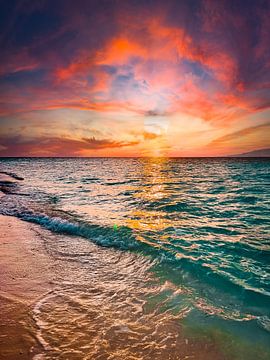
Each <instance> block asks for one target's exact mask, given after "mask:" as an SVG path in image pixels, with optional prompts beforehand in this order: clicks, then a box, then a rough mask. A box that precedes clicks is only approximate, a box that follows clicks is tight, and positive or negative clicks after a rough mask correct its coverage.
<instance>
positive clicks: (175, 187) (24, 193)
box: [0, 158, 270, 359]
mask: <svg viewBox="0 0 270 360" xmlns="http://www.w3.org/2000/svg"><path fill="white" fill-rule="evenodd" d="M0 166H1V169H2V170H4V171H10V172H13V173H16V174H17V175H19V176H22V177H24V180H23V181H18V182H17V183H18V185H13V184H11V185H10V184H2V185H3V186H2V187H3V190H4V191H5V194H6V195H5V196H4V197H2V198H1V205H0V212H1V213H2V214H6V215H13V216H17V217H20V218H22V219H24V220H27V221H31V222H35V223H38V224H40V225H42V226H43V227H45V228H47V229H49V230H52V231H53V232H54V233H57V234H58V235H54V236H55V238H54V240H55V241H54V240H51V238H49V237H48V238H47V241H48V244H50V246H49V247H48V249H49V250H50V251H52V253H53V254H54V255H55V254H57V256H59V257H61V259H62V260H63V259H64V260H69V265H67V268H68V269H69V270H68V271H67V273H68V274H69V275H68V277H67V278H68V279H70V283H69V282H68V281H67V279H64V278H61V281H60V282H59V283H58V284H57V286H58V290H57V291H58V292H56V293H53V294H48V295H47V296H46V297H45V299H44V301H41V303H40V304H37V306H36V308H35V316H36V321H37V322H38V323H39V325H40V326H41V333H42V334H41V337H42V339H43V340H42V341H44V344H47V345H48V348H49V349H47V351H51V352H52V354H53V353H54V352H56V353H57V351H58V350H59V347H60V348H61V346H64V345H63V344H70V339H71V338H72V336H73V335H74V334H75V333H76V334H78V333H81V338H80V339H81V340H82V342H80V340H78V338H76V339H73V343H72V346H71V345H68V346H67V345H66V351H71V352H72V354H73V355H72V358H76V357H75V356H78V358H82V352H83V353H84V354H86V356H87V354H88V356H90V357H89V358H91V356H92V358H109V355H108V354H111V356H112V357H111V358H117V356H118V357H119V358H121V356H122V358H130V359H132V358H136V359H139V358H142V359H147V358H150V357H151V358H153V357H154V358H172V359H176V358H177V354H178V352H177V349H178V348H179V349H182V350H183V351H182V358H184V356H188V355H189V354H191V352H192V348H193V349H197V350H198V351H200V352H201V354H202V353H203V351H202V350H201V340H203V343H204V344H208V345H209V346H210V348H209V349H208V350H207V351H208V355H209V356H208V358H209V359H210V358H212V359H217V358H222V356H224V357H225V358H228V359H254V357H256V358H257V359H266V358H267V357H268V356H269V354H270V345H269V344H270V256H269V255H270V240H269V208H270V192H269V173H270V171H269V170H270V161H269V159H105V158H104V159H2V160H1V162H0ZM59 234H62V235H59ZM67 235H72V236H76V237H68V236H67ZM80 237H81V238H84V239H87V240H89V242H86V243H85V242H80V241H79V240H78V239H80ZM56 239H57V241H56ZM45 241H46V240H45ZM93 243H94V244H95V245H93ZM88 246H90V248H88ZM104 247H106V248H109V249H104ZM55 256H56V255H55ZM71 260H72V261H71ZM70 264H73V265H72V266H71V265H70ZM74 264H76V265H74ZM59 284H60V285H59ZM89 284H92V285H91V286H90V285H89ZM105 303H106V306H105V305H104V304H105ZM74 304H75V305H74ZM123 304H125V305H123ZM64 309H65V310H64ZM67 309H68V312H69V317H68V319H69V320H68V321H67V324H68V325H67V327H66V330H65V329H64V328H63V327H61V326H62V325H61V326H60V325H59V323H61V319H63V317H65V316H66V315H65V314H66V313H65V311H67ZM78 309H80V310H78ZM101 309H102V311H101ZM136 309H137V310H138V312H136V311H137V310H136ZM47 314H54V315H53V316H51V317H50V318H47ZM85 314H89V316H90V318H91V319H89V318H88V317H87V316H85ZM112 314H114V316H113V315H112ZM57 319H58V320H57ZM76 319H77V320H76ZM95 319H96V320H95ZM90 320H91V321H90ZM69 321H70V322H71V323H69ZM80 321H81V322H80ZM99 322H100V323H101V324H102V326H101V328H102V329H103V330H102V331H105V330H106V331H105V335H104V336H103V337H102V336H101V334H102V331H97V330H96V327H97V326H98V323H99ZM138 322H139V323H138ZM72 324H73V325H72ZM157 324H162V326H163V329H162V330H161V329H156V326H157ZM72 326H73V327H74V328H73V331H71V332H72V334H73V335H72V334H68V331H67V330H68V329H72ZM80 326H81V331H78V328H80ZM87 328H89V329H90V328H91V331H90V330H89V332H90V333H91V332H92V333H93V334H92V335H91V334H90V335H91V336H90V335H89V334H88V335H89V336H88V337H86V339H84V336H85V331H86V330H85V329H87ZM74 329H76V331H75V330H74ZM104 329H105V330H104ZM94 333H95V334H96V336H98V337H96V338H95V336H94ZM63 334H65V335H63ZM112 334H113V336H112ZM153 334H154V335H153ZM170 334H171V335H170ZM178 334H181V336H180V337H179V338H178V340H176V338H177V336H178ZM254 334H255V336H254ZM170 336H171V338H170ZM89 337H90V338H91V339H95V340H93V343H91V344H92V345H91V346H90V343H89ZM101 338H102V340H100V339H101ZM83 339H84V341H83ZM104 339H105V340H104ZM108 339H110V341H109V340H108ZM112 339H114V340H113V341H112ZM172 339H174V340H172ZM190 339H192V340H190ZM194 339H196V341H195V340H194ZM190 341H191V342H192V341H195V342H196V344H195V343H192V346H188V344H190ZM85 342H87V343H88V345H87V344H86V343H85ZM94 343H95V344H99V345H98V348H96V350H95V351H96V353H93V352H92V353H91V352H90V350H89V349H90V348H92V350H91V351H93V344H94ZM53 344H54V345H53ZM79 344H80V345H79ZM82 344H83V345H82ZM108 344H109V345H108ZM124 344H128V346H127V347H125V346H124ZM142 344H144V346H142ZM208 345H207V346H208ZM83 346H85V347H83ZM106 346H107V350H106V351H107V353H106V351H105V350H104V349H106ZM217 348H218V354H219V355H217V352H216V351H217V350H216V349H217ZM57 349H58V350H57ZM83 349H84V350H83ZM115 349H117V351H120V350H121V351H122V352H118V353H116V352H115V351H116V350H115ZM119 349H120V350H119ZM147 349H148V350H147ZM164 349H165V350H164ZM173 349H176V350H173ZM59 351H60V350H59ZM61 351H63V349H61ZM147 351H148V352H147ZM151 351H154V352H153V353H151ZM164 351H165V352H164ZM207 351H206V352H205V353H207ZM76 352H77V355H75V354H76ZM93 354H94V355H93ZM50 356H51V355H50ZM66 356H69V355H66ZM93 356H94V357H93ZM202 356H203V354H202ZM86 358H87V357H86ZM179 358H181V357H179ZM195 358H198V356H197V357H195ZM202 358H203V357H202Z"/></svg>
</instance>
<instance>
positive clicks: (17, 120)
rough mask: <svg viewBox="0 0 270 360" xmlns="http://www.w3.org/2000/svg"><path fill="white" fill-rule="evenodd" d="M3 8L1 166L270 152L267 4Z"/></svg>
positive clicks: (25, 0)
mask: <svg viewBox="0 0 270 360" xmlns="http://www.w3.org/2000/svg"><path fill="white" fill-rule="evenodd" d="M0 5H1V12H0V49H1V56H0V130H1V132H0V156H95V157H99V156H124V157H126V156H127V157H128V156H151V157H152V156H173V157H174V156H225V155H230V154H238V153H243V152H248V151H253V150H257V149H263V148H268V147H270V131H269V130H270V116H269V115H270V111H269V104H270V46H269V41H270V40H269V39H270V21H269V18H270V1H269V0H243V1H240V0H166V1H165V0H162V1H159V0H144V1H142V0H140V1H139V0H138V1H135V0H113V1H111V0H106V1H105V0H104V1H103V0H97V1H94V0H85V1H84V0H76V1H71V0H44V1H43V0H38V1H32V0H21V1H12V0H9V1H5V0H0Z"/></svg>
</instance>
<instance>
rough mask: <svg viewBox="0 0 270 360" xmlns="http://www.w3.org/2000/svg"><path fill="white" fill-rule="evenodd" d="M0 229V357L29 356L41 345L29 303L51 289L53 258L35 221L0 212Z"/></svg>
mask: <svg viewBox="0 0 270 360" xmlns="http://www.w3.org/2000/svg"><path fill="white" fill-rule="evenodd" d="M0 229H1V234H0V269H1V270H0V312H1V326H0V358H1V359H12V360H14V359H29V358H32V356H33V355H34V354H35V353H36V352H38V349H39V347H40V345H39V344H38V341H37V339H36V338H35V333H36V329H35V323H34V321H33V319H32V314H31V311H32V307H33V304H34V303H36V302H37V301H38V299H39V298H41V297H42V296H44V294H45V293H46V292H48V291H50V289H51V287H52V285H51V282H52V280H53V277H54V275H53V274H54V272H53V267H54V265H55V262H53V261H52V259H50V257H49V255H48V254H47V253H46V249H45V248H44V244H43V242H42V239H41V238H40V237H39V236H38V235H37V234H36V233H35V230H34V229H35V225H32V224H29V223H26V222H23V221H21V220H19V219H16V218H12V217H8V216H2V215H0Z"/></svg>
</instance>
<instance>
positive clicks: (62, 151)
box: [0, 135, 139, 156]
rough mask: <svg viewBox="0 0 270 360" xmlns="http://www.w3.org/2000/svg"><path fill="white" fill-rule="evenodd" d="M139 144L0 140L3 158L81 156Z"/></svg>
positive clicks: (95, 140)
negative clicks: (86, 153) (85, 153)
mask: <svg viewBox="0 0 270 360" xmlns="http://www.w3.org/2000/svg"><path fill="white" fill-rule="evenodd" d="M137 144H139V142H138V141H130V142H128V141H115V140H111V139H96V138H95V137H92V138H82V139H71V138H54V137H51V138H50V137H36V138H32V139H31V138H30V139H26V138H24V137H22V136H20V135H17V136H11V137H8V136H5V137H2V138H0V155H1V156H79V155H81V154H82V153H84V152H85V151H89V150H95V151H96V150H102V149H113V148H123V147H126V146H134V145H137Z"/></svg>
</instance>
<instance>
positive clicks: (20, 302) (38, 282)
mask: <svg viewBox="0 0 270 360" xmlns="http://www.w3.org/2000/svg"><path fill="white" fill-rule="evenodd" d="M0 227H1V237H0V244H1V245H0V246H1V255H0V267H1V317H2V324H1V328H0V329H1V334H0V337H1V345H0V356H1V359H12V360H13V359H31V358H34V359H43V358H44V359H45V358H46V359H50V358H57V359H58V358H59V359H82V358H87V359H88V358H89V359H99V358H100V359H101V358H104V359H107V358H108V359H109V358H112V359H119V360H120V359H122V356H125V358H126V359H135V358H141V359H148V356H150V354H151V353H152V352H153V353H154V354H155V353H156V355H157V356H158V357H157V358H160V359H161V358H163V356H167V357H166V358H168V359H169V358H171V359H178V358H179V359H182V358H184V357H183V356H184V355H185V356H189V355H190V356H191V355H192V356H193V357H194V356H195V354H196V359H207V358H209V356H210V357H211V358H212V359H223V357H222V356H221V354H220V353H219V351H218V350H217V349H216V347H215V346H214V344H210V343H204V342H202V341H192V340H191V342H190V343H189V341H190V340H188V339H181V337H180V333H179V334H177V333H176V334H173V332H177V331H180V327H179V326H177V324H173V323H172V321H171V319H170V320H169V321H168V322H167V323H165V324H162V319H159V320H161V323H160V324H158V323H156V326H157V327H156V331H157V332H162V331H170V333H169V335H170V336H171V337H172V339H171V340H169V339H168V340H169V341H168V345H171V348H170V347H168V348H167V349H166V350H165V351H163V352H162V351H160V350H161V349H162V347H163V346H162V347H161V348H160V349H159V350H158V351H156V350H157V349H155V347H156V345H157V344H155V338H154V337H153V339H152V341H153V344H152V346H153V349H148V351H145V355H144V354H143V348H144V346H142V348H141V350H140V342H139V341H138V343H137V344H136V345H135V349H134V340H135V342H136V336H135V339H132V338H133V337H134V335H135V334H134V333H132V331H131V330H130V329H129V328H128V327H127V326H125V325H123V321H124V319H117V314H114V315H116V318H115V319H114V321H115V322H117V321H119V323H118V324H117V325H116V324H114V326H112V327H111V329H106V328H105V327H104V329H100V327H98V328H97V329H96V332H97V333H98V332H101V333H102V332H103V331H108V330H109V331H108V333H107V336H108V338H107V339H106V341H104V342H103V341H102V344H100V345H99V348H98V349H97V353H96V354H95V351H93V350H92V351H89V349H88V348H87V347H85V354H83V352H79V351H76V348H75V349H73V350H71V349H68V350H67V352H65V351H64V350H63V351H61V352H54V351H53V352H50V350H51V348H50V346H49V345H48V344H47V342H46V341H45V340H44V339H43V338H42V336H41V335H40V334H41V332H40V329H39V327H38V324H37V323H36V322H35V312H36V313H37V312H38V311H39V309H38V308H39V306H40V305H41V304H42V302H43V299H46V297H48V298H49V296H50V294H51V293H52V292H53V289H55V287H57V285H58V286H59V284H57V281H59V278H60V277H61V276H62V277H63V276H64V275H63V271H64V269H63V259H62V261H60V262H59V261H58V260H57V259H55V258H53V257H52V256H50V255H49V253H48V251H47V250H46V248H45V246H44V243H43V240H42V238H41V237H40V231H41V229H40V227H39V226H37V225H33V224H29V223H26V222H23V221H21V220H18V219H16V218H12V217H8V216H0ZM47 235H48V234H47ZM67 268H68V266H67ZM66 270H67V269H66ZM69 270H70V269H69ZM57 279H58V280H57ZM66 280H67V279H66ZM100 281H102V279H100ZM77 305H78V304H77ZM78 308H79V306H78ZM77 310H79V309H77ZM89 310H90V309H88V311H89ZM79 311H80V310H79ZM86 312H87V311H86ZM93 313H94V312H93ZM112 315H113V314H108V319H104V320H103V321H104V326H105V324H106V322H107V321H108V320H109V321H112V318H111V316H112ZM66 316H67V318H66V319H64V318H62V321H63V322H65V321H67V323H68V322H69V325H70V324H72V319H69V313H68V311H67V313H66ZM109 318H111V319H109ZM126 320H127V319H126ZM157 320H158V319H157ZM70 321H71V323H70ZM56 325H57V321H56ZM90 325H91V320H90V322H89V323H88V326H90ZM92 325H94V326H93V332H95V325H97V324H96V323H95V322H94V324H92ZM159 325H160V329H158V326H159ZM73 326H74V328H73V329H72V328H70V329H69V330H70V331H71V333H72V331H74V335H75V337H76V336H77V335H78V334H77V333H78V330H79V329H78V328H77V324H76V322H75V323H74V322H73ZM162 327H164V329H162ZM148 331H149V332H150V331H151V329H148ZM129 332H130V334H129ZM62 335H63V338H62V339H61V337H59V334H56V338H55V340H56V341H58V342H59V345H60V347H61V342H63V345H64V347H63V348H65V347H66V345H67V344H66V341H69V340H70V341H71V340H72V336H71V338H70V339H67V338H66V335H65V334H62ZM86 335H87V336H86V338H87V337H88V340H89V341H90V342H91V343H94V342H95V341H93V338H94V339H97V337H96V334H95V335H94V334H93V336H91V333H87V334H86ZM130 335H131V336H130ZM145 335H146V336H147V332H146V333H145ZM148 335H150V334H148ZM156 336H157V339H156V340H160V339H159V336H160V334H158V333H157V334H156ZM177 337H178V339H177ZM137 340H139V339H137ZM84 342H85V340H84ZM129 342H130V346H131V348H130V349H129ZM77 345H78V348H80V347H81V346H80V345H82V344H77ZM141 345H143V344H141ZM108 346H109V348H110V347H111V352H112V355H110V354H109V353H107V351H108ZM148 347H149V345H148ZM81 348H82V347H81ZM117 348H119V353H118V349H117ZM165 348H166V345H165ZM129 350H130V354H129ZM136 352H137V356H138V357H134V356H136ZM148 353H149V355H148ZM162 354H163V355H162ZM164 354H166V355H164ZM180 354H181V357H180Z"/></svg>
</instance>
